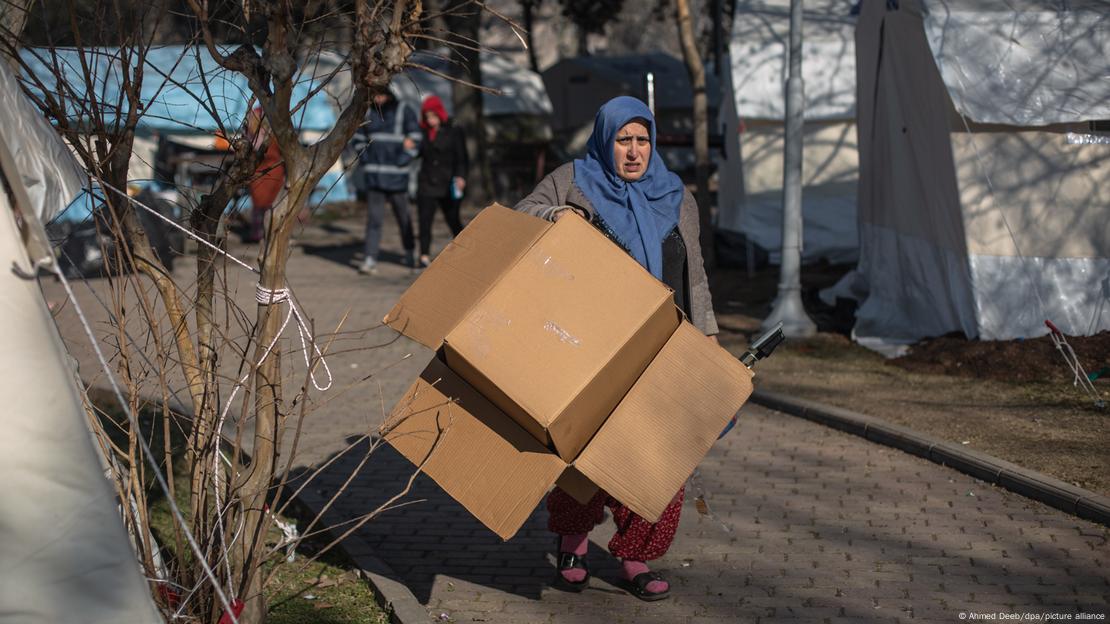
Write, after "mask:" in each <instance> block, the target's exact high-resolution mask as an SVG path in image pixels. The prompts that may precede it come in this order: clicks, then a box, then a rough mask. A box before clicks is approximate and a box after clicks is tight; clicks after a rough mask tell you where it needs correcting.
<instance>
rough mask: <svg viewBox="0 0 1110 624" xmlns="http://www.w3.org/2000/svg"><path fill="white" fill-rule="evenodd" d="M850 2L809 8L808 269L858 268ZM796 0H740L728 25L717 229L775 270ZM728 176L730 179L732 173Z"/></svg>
mask: <svg viewBox="0 0 1110 624" xmlns="http://www.w3.org/2000/svg"><path fill="white" fill-rule="evenodd" d="M852 5H853V2H852V1H851V0H807V2H806V3H805V5H804V6H805V14H804V19H803V39H802V78H803V80H804V82H805V131H804V138H803V141H804V148H803V152H802V157H803V163H802V185H803V187H804V188H803V190H802V217H803V226H804V237H805V238H804V244H803V247H802V254H803V255H802V258H803V261H806V262H814V261H817V260H820V259H825V260H828V261H830V262H834V263H851V262H855V261H856V258H857V255H858V239H857V236H856V225H855V220H856V184H857V178H858V163H859V154H858V149H857V141H856V57H855V42H854V31H855V18H854V17H853V16H852V15H851V12H852ZM789 34H790V0H740V1H739V2H737V3H736V12H735V14H734V18H733V23H732V34H731V38H730V42H729V68H730V71H729V72H727V73H726V85H725V93H727V94H730V97H726V98H725V100H724V101H723V103H722V109H721V124H722V125H723V126H724V137H725V157H726V159H725V161H724V162H723V163H722V164H721V169H720V172H721V173H720V184H719V185H718V195H717V205H718V213H717V227H718V228H719V229H721V230H725V231H731V232H740V233H743V234H744V236H745V237H746V238H747V240H748V241H751V242H753V243H755V244H756V245H758V246H759V247H762V248H763V249H766V250H768V251H769V252H770V257H771V261H772V262H773V263H775V264H777V263H778V256H779V250H780V248H781V247H782V206H783V199H782V184H783V152H784V150H785V144H784V135H785V124H784V122H783V120H784V117H785V112H786V104H785V98H784V89H785V85H786V72H787V46H788V43H789ZM726 172H727V174H726Z"/></svg>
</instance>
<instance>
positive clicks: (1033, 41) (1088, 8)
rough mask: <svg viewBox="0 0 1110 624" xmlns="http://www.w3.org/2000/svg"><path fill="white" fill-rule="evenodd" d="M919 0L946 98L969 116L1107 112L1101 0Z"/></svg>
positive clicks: (1109, 97) (1029, 121)
mask: <svg viewBox="0 0 1110 624" xmlns="http://www.w3.org/2000/svg"><path fill="white" fill-rule="evenodd" d="M925 6H926V8H927V12H926V13H925V33H926V36H927V38H928V40H929V47H930V48H931V49H932V51H933V56H934V58H936V63H937V67H938V68H939V69H940V73H941V76H942V77H943V79H944V82H945V84H946V85H947V86H948V92H949V95H951V97H952V102H953V104H955V106H956V109H957V110H958V111H959V112H961V113H962V114H964V115H966V116H967V117H968V118H969V119H971V120H973V121H976V122H979V123H1001V124H1010V125H1015V126H1044V125H1049V124H1055V123H1068V122H1080V121H1086V120H1089V119H1110V10H1107V6H1106V4H1105V3H1104V2H1102V3H1099V2H1091V1H1084V0H1078V1H1073V2H1067V3H1060V2H1055V1H1053V2H1049V1H1037V0H1021V1H1016V0H1012V1H1010V2H997V1H994V2H990V1H980V2H968V1H967V0H929V1H928V2H926V4H925ZM1065 6H1066V8H1065Z"/></svg>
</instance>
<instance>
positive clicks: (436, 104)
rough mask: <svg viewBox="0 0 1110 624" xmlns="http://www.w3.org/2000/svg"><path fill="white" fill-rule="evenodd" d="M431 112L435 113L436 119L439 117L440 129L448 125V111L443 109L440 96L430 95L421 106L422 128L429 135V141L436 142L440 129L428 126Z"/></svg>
mask: <svg viewBox="0 0 1110 624" xmlns="http://www.w3.org/2000/svg"><path fill="white" fill-rule="evenodd" d="M429 112H432V113H435V114H436V117H439V125H440V127H442V126H443V124H445V123H447V109H446V108H444V107H443V101H442V100H440V99H439V96H438V95H429V96H428V97H426V98H424V103H423V104H421V105H420V127H421V128H423V129H424V131H425V132H427V133H428V138H429V139H431V140H432V141H435V140H436V132H437V131H438V130H439V127H436V128H433V127H431V126H430V125H428V122H427V117H426V115H427V114H428V113H429Z"/></svg>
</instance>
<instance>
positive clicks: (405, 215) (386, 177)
mask: <svg viewBox="0 0 1110 624" xmlns="http://www.w3.org/2000/svg"><path fill="white" fill-rule="evenodd" d="M419 141H420V125H419V123H418V122H417V119H416V112H415V111H414V110H413V108H412V107H411V106H410V105H409V104H407V103H405V102H403V101H399V100H398V99H397V98H396V97H394V96H393V94H391V93H388V92H386V93H378V94H375V95H374V103H373V105H372V106H371V107H370V111H369V113H367V117H366V122H365V123H363V125H362V126H361V127H359V129H358V130H356V131H355V134H354V137H352V139H351V147H352V148H354V150H355V151H356V153H358V154H359V169H360V173H361V175H362V183H363V185H364V186H365V188H366V204H367V215H366V244H365V253H366V256H365V259H364V260H363V261H362V266H360V267H359V272H361V273H369V274H373V273H376V272H377V264H378V253H379V251H380V247H381V239H382V219H383V217H384V216H385V204H386V202H387V201H388V202H389V205H390V206H391V207H392V208H393V215H394V216H395V217H397V224H398V225H399V226H400V227H401V244H402V245H403V246H404V250H405V255H404V262H405V264H406V266H410V267H411V266H414V264H415V258H414V251H415V247H416V245H415V240H414V238H413V233H412V217H411V216H410V214H409V199H408V186H409V175H410V166H411V164H412V161H413V160H414V159H415V158H416V156H417V154H418V153H419V147H418V146H419Z"/></svg>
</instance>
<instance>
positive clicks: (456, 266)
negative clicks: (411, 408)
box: [383, 204, 550, 349]
mask: <svg viewBox="0 0 1110 624" xmlns="http://www.w3.org/2000/svg"><path fill="white" fill-rule="evenodd" d="M549 227H550V224H549V223H547V222H546V221H543V220H542V219H537V218H535V217H531V216H528V215H525V214H522V213H519V212H515V211H512V210H509V209H508V208H505V207H504V206H499V205H497V204H494V205H492V206H490V207H489V208H486V209H485V210H483V211H481V212H480V213H478V216H477V217H475V218H474V221H473V222H471V224H470V226H468V227H467V228H465V229H464V230H463V231H462V232H460V233H459V235H458V236H456V237H455V239H454V240H452V241H451V242H450V243H449V244H448V245H447V247H446V248H445V249H444V250H443V251H442V252H441V253H440V254H439V255H438V256H436V259H435V261H434V262H432V266H430V267H428V268H427V270H425V271H424V273H423V274H422V275H421V276H420V279H418V280H416V281H415V282H414V283H413V284H412V286H410V287H409V289H408V290H406V291H405V293H404V294H403V295H401V299H400V300H399V301H398V302H397V303H396V305H394V306H393V309H392V310H390V312H389V314H387V315H386V316H385V318H384V319H383V322H384V323H385V324H386V325H389V326H390V327H392V328H393V329H395V330H397V331H399V332H401V333H402V334H404V335H405V336H408V337H409V338H412V339H413V340H415V341H417V342H419V343H420V344H422V345H424V346H425V347H428V348H430V349H437V348H439V343H440V342H442V341H443V338H444V336H446V335H447V333H448V332H449V331H451V328H452V327H454V326H455V324H456V323H458V322H459V320H460V319H462V318H463V316H464V315H465V314H466V312H467V311H468V310H469V309H470V308H471V306H473V305H474V304H475V303H476V302H477V301H478V300H479V299H481V298H482V296H483V295H484V294H485V293H486V291H487V290H489V288H490V286H491V285H492V284H494V283H495V282H497V280H498V279H499V278H500V277H501V274H502V272H503V271H505V270H506V269H508V268H509V267H511V266H513V264H514V263H515V262H516V260H517V259H518V258H519V257H520V255H521V254H523V253H524V252H525V251H526V250H527V249H528V248H529V247H531V246H532V243H534V242H535V241H536V240H537V239H538V238H539V237H540V236H542V235H543V233H544V232H545V231H546V230H547V229H548V228H549Z"/></svg>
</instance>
